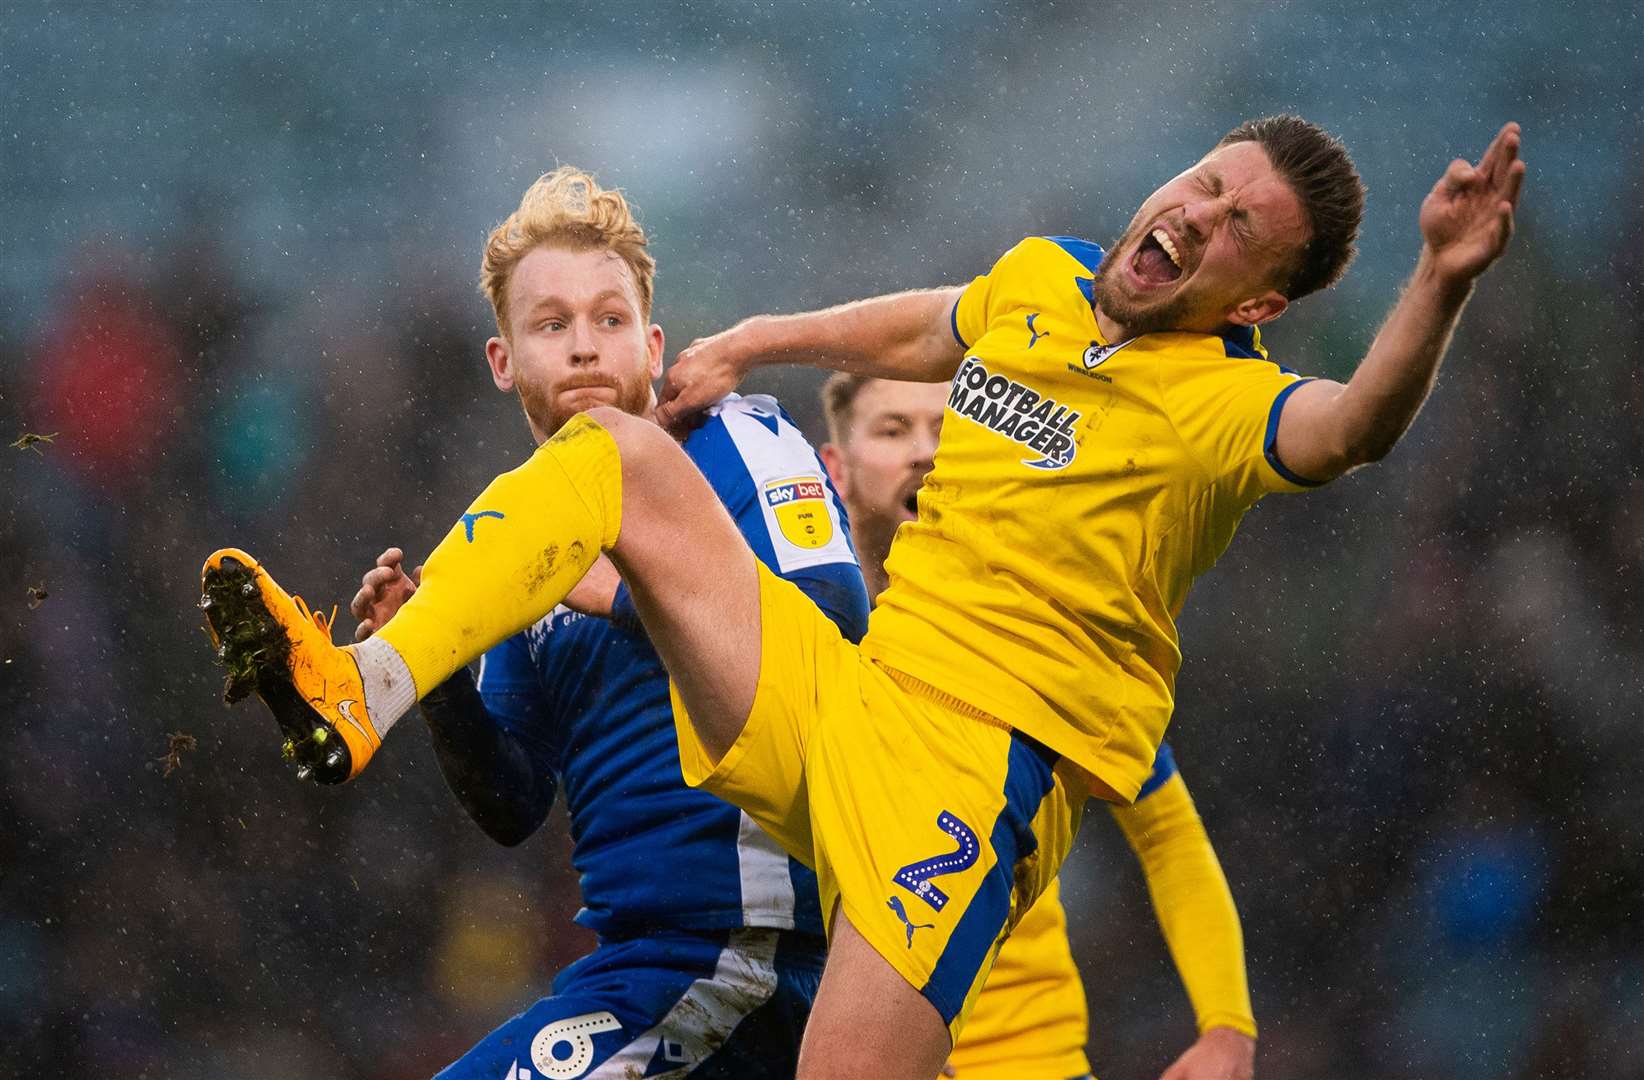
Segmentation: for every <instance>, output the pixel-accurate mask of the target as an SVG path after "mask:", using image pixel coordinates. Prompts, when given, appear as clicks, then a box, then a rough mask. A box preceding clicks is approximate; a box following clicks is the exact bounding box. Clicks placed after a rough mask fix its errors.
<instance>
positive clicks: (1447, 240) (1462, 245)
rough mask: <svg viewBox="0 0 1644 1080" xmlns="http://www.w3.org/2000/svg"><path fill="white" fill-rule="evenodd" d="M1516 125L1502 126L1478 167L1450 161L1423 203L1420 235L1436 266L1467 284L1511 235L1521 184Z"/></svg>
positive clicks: (1455, 280) (1487, 264)
mask: <svg viewBox="0 0 1644 1080" xmlns="http://www.w3.org/2000/svg"><path fill="white" fill-rule="evenodd" d="M1518 146H1519V127H1518V124H1516V123H1508V124H1506V125H1503V127H1502V129H1501V131H1500V132H1498V133H1497V134H1496V137H1495V139H1494V141H1492V142H1491V143H1490V146H1489V149H1487V150H1485V151H1484V156H1483V157H1482V158H1480V159H1479V163H1478V164H1477V165H1469V164H1468V163H1467V162H1466V161H1464V160H1462V159H1461V158H1457V159H1456V160H1454V161H1452V162H1451V163H1450V167H1449V168H1448V169H1446V170H1444V175H1443V176H1441V177H1440V178H1439V182H1438V183H1437V184H1436V185H1434V187H1433V190H1432V192H1430V193H1429V194H1428V196H1427V198H1426V199H1424V200H1422V204H1421V236H1422V239H1423V240H1424V241H1426V244H1427V250H1428V252H1429V253H1430V256H1431V258H1432V259H1433V263H1434V268H1435V269H1436V270H1437V271H1438V272H1439V273H1440V274H1441V275H1442V276H1444V277H1445V278H1447V279H1448V280H1451V281H1454V282H1458V283H1465V282H1470V281H1472V280H1473V279H1474V278H1476V277H1478V275H1480V274H1482V273H1484V271H1485V270H1486V269H1488V268H1489V266H1490V264H1491V263H1493V262H1495V261H1496V259H1497V258H1498V257H1500V255H1501V253H1502V251H1503V250H1504V249H1505V248H1506V247H1507V240H1508V238H1509V237H1511V236H1512V235H1513V211H1514V209H1515V208H1516V207H1517V206H1518V191H1519V187H1520V186H1521V185H1522V184H1523V183H1524V162H1522V161H1520V160H1519V157H1518Z"/></svg>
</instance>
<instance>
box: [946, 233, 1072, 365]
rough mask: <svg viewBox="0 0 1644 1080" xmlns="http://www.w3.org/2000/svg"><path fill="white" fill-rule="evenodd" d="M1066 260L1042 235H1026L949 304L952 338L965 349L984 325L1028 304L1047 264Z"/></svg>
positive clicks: (978, 336)
mask: <svg viewBox="0 0 1644 1080" xmlns="http://www.w3.org/2000/svg"><path fill="white" fill-rule="evenodd" d="M1058 256H1060V257H1061V258H1066V256H1065V255H1061V249H1060V248H1058V247H1057V246H1056V244H1055V243H1054V242H1052V241H1050V240H1047V239H1045V238H1044V237H1042V236H1030V237H1028V238H1027V239H1026V240H1023V241H1022V242H1021V243H1019V244H1017V245H1016V246H1015V247H1013V248H1011V249H1010V250H1009V251H1007V252H1005V253H1004V254H1003V255H1001V256H999V260H998V261H997V262H995V263H994V264H993V269H991V270H989V271H988V272H987V273H985V274H983V275H981V276H980V277H978V278H976V279H975V280H973V281H972V282H971V283H970V284H969V285H967V286H965V291H964V292H963V293H961V294H960V295H959V300H958V302H957V303H955V304H954V305H953V336H954V337H955V338H957V339H959V344H961V345H963V346H964V347H965V348H967V349H969V348H970V347H971V346H973V345H975V344H976V342H977V341H978V340H980V339H981V337H982V335H983V334H985V333H987V330H988V326H989V325H990V324H991V323H992V322H993V320H994V319H995V318H997V317H998V316H999V315H1001V314H1003V313H1008V312H1011V311H1014V310H1015V309H1016V307H1017V306H1019V305H1021V304H1024V303H1025V304H1031V303H1032V297H1033V295H1034V291H1035V288H1036V287H1042V280H1043V276H1044V274H1045V271H1046V267H1047V265H1051V264H1054V261H1055V260H1057V259H1058Z"/></svg>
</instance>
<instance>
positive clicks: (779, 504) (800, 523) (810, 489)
mask: <svg viewBox="0 0 1644 1080" xmlns="http://www.w3.org/2000/svg"><path fill="white" fill-rule="evenodd" d="M765 505H767V506H769V507H770V508H771V512H772V513H773V514H775V515H776V524H777V527H778V528H780V529H781V530H782V535H783V536H785V537H787V538H788V543H790V544H792V545H793V546H794V547H802V548H819V547H826V546H827V544H828V541H830V540H832V539H833V518H831V517H829V516H828V486H827V485H826V484H824V483H823V482H822V478H821V477H820V476H792V477H789V478H788V479H786V480H774V481H772V482H771V483H769V484H766V485H765Z"/></svg>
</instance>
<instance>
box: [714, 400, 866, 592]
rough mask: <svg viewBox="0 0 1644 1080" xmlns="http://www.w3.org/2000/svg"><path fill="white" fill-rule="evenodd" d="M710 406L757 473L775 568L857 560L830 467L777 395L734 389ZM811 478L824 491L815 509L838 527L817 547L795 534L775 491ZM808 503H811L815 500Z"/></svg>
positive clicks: (756, 485) (755, 482)
mask: <svg viewBox="0 0 1644 1080" xmlns="http://www.w3.org/2000/svg"><path fill="white" fill-rule="evenodd" d="M708 411H709V414H710V415H714V416H718V417H719V419H720V420H721V421H722V422H723V423H724V425H725V431H726V433H727V434H729V435H730V437H731V442H732V443H734V444H735V445H736V449H737V452H738V453H739V454H741V455H742V464H743V465H744V466H746V467H747V470H748V475H749V476H751V477H752V478H753V485H754V493H755V495H756V496H757V497H758V499H759V508H760V511H761V512H762V513H763V514H764V515H765V531H766V532H767V533H768V534H769V535H770V538H771V548H772V550H773V551H774V552H775V553H776V563H777V565H776V566H775V567H774V569H776V570H777V571H778V572H780V573H783V574H786V573H789V572H790V571H793V570H799V569H802V568H804V567H807V566H822V565H824V564H826V563H840V562H843V563H855V562H856V558H855V556H853V555H852V554H851V548H850V539H849V537H847V536H846V535H845V528H844V523H843V522H841V521H840V520H839V508H838V506H836V505H835V504H834V500H833V491H832V489H831V488H829V487H828V486H827V484H826V480H827V471H826V470H825V469H823V467H822V462H821V461H819V460H817V457H816V451H814V450H812V449H811V444H810V443H808V442H806V441H805V436H804V435H803V434H802V433H801V432H800V430H799V429H798V428H796V427H794V426H793V425H792V424H791V423H789V422H788V420H787V418H786V417H784V416H783V415H782V407H781V406H780V405H778V404H777V403H776V399H775V398H773V397H770V396H769V395H766V394H749V395H747V396H746V397H742V396H738V395H736V394H731V395H729V396H727V397H726V398H725V399H724V400H722V401H720V402H719V403H718V404H717V405H714V406H713V407H712V408H710V409H709V410H708ZM773 427H774V428H775V430H774V431H773V430H772V428H773ZM807 481H809V482H815V483H817V484H821V485H822V487H823V489H824V495H823V497H822V498H821V499H820V500H815V501H816V502H817V503H818V505H817V506H816V507H814V509H816V510H817V511H820V512H825V513H826V514H827V520H828V523H829V524H830V525H831V527H832V528H831V532H830V535H829V536H828V537H827V539H826V540H825V542H822V543H820V544H818V545H817V546H815V547H812V546H809V545H803V546H802V545H801V544H798V543H795V542H794V541H793V540H792V539H790V538H789V535H788V532H787V530H786V529H784V527H783V522H782V520H781V519H780V518H779V517H778V515H777V509H776V504H775V503H774V502H773V493H777V492H780V491H781V490H783V489H785V488H791V487H793V486H795V483H797V484H799V485H803V484H804V483H805V482H807ZM806 505H807V506H809V505H810V500H807V503H806ZM824 508H825V509H824ZM790 524H791V523H790Z"/></svg>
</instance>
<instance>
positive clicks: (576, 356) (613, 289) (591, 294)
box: [486, 246, 662, 443]
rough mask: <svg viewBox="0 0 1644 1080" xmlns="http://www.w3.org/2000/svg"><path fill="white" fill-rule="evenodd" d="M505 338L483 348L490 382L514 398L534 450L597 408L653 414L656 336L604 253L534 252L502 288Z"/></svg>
mask: <svg viewBox="0 0 1644 1080" xmlns="http://www.w3.org/2000/svg"><path fill="white" fill-rule="evenodd" d="M508 290H509V293H508V325H509V333H508V335H507V337H494V338H492V339H491V340H490V341H489V342H487V343H486V356H487V358H488V359H489V360H490V362H491V373H492V377H493V378H494V379H495V380H496V384H497V386H498V387H499V388H501V389H503V390H517V391H518V392H519V397H520V404H521V405H522V406H523V407H524V409H525V418H526V421H527V422H528V423H529V424H530V426H531V433H532V435H534V436H535V437H536V440H537V442H539V443H540V442H542V441H544V440H546V439H547V438H548V437H549V436H551V435H553V433H554V432H556V431H558V430H559V429H560V427H561V426H562V425H563V424H564V423H565V422H566V421H567V420H569V419H570V418H571V417H573V416H575V415H576V414H577V413H579V412H583V411H585V410H587V409H591V408H594V407H595V406H598V405H611V406H614V407H616V408H618V409H621V410H622V411H624V412H627V413H633V414H634V415H636V416H644V415H648V414H649V413H650V411H651V408H652V407H653V406H654V404H655V400H656V399H655V395H654V392H653V390H652V382H653V381H654V380H655V379H656V378H657V377H658V376H659V375H660V374H661V373H662V329H661V328H660V327H657V326H650V325H647V323H646V320H645V315H644V313H643V309H642V307H641V304H640V299H639V289H638V287H637V285H636V284H635V282H634V277H633V272H632V271H631V270H630V269H629V267H628V264H627V263H625V262H623V260H622V259H621V258H620V257H619V256H617V255H615V254H614V253H612V252H609V251H606V250H603V249H595V250H573V249H567V248H560V247H551V246H543V247H538V248H536V249H534V250H533V251H531V252H530V253H529V254H527V255H526V256H525V257H524V258H523V259H521V260H520V261H519V263H518V265H517V266H515V268H514V272H513V277H512V279H511V280H510V281H509V285H508Z"/></svg>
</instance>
